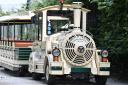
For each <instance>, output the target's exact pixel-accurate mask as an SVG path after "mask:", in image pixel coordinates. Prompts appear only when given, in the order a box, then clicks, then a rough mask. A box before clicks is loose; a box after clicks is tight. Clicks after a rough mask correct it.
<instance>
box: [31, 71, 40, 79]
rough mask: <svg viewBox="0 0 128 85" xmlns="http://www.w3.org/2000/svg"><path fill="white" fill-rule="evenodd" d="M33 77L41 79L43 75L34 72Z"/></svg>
mask: <svg viewBox="0 0 128 85" xmlns="http://www.w3.org/2000/svg"><path fill="white" fill-rule="evenodd" d="M32 78H33V79H34V80H41V78H42V76H41V75H40V74H37V73H32Z"/></svg>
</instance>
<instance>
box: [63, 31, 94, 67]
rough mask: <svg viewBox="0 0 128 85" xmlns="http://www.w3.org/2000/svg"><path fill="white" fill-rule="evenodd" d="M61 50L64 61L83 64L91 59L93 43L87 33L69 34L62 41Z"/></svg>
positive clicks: (76, 64)
mask: <svg viewBox="0 0 128 85" xmlns="http://www.w3.org/2000/svg"><path fill="white" fill-rule="evenodd" d="M63 52H64V55H65V56H64V57H65V59H66V61H68V62H69V63H70V64H72V65H75V66H83V65H86V64H87V63H89V62H90V61H91V60H92V56H93V55H94V52H95V43H94V41H93V39H92V38H91V37H90V36H89V35H84V34H80V33H77V34H70V35H67V36H66V38H65V40H64V42H63Z"/></svg>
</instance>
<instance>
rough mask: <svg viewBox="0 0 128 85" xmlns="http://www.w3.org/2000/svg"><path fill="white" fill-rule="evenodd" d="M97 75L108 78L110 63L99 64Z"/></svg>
mask: <svg viewBox="0 0 128 85" xmlns="http://www.w3.org/2000/svg"><path fill="white" fill-rule="evenodd" d="M98 75H104V76H109V75H110V62H100V63H99V69H98Z"/></svg>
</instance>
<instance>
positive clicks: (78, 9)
mask: <svg viewBox="0 0 128 85" xmlns="http://www.w3.org/2000/svg"><path fill="white" fill-rule="evenodd" d="M82 5H83V3H82V2H73V8H74V28H76V29H80V21H81V8H82Z"/></svg>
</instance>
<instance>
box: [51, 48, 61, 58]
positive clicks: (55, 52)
mask: <svg viewBox="0 0 128 85" xmlns="http://www.w3.org/2000/svg"><path fill="white" fill-rule="evenodd" d="M52 55H53V56H54V57H58V56H59V55H60V50H59V49H58V48H55V49H53V50H52Z"/></svg>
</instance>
